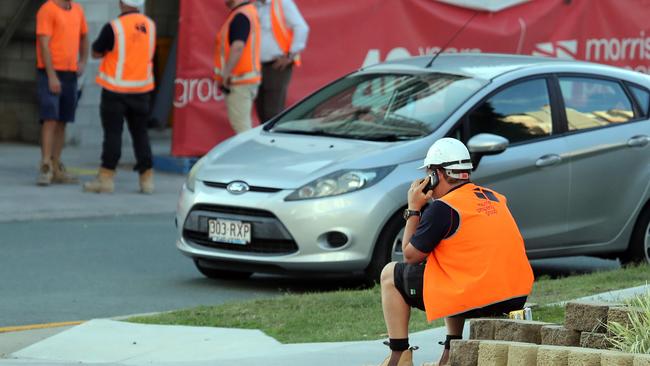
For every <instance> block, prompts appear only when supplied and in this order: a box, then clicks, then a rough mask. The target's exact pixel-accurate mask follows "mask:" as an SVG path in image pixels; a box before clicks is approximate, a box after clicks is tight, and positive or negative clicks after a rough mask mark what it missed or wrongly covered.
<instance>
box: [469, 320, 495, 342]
mask: <svg viewBox="0 0 650 366" xmlns="http://www.w3.org/2000/svg"><path fill="white" fill-rule="evenodd" d="M497 320H498V319H471V320H470V321H469V339H487V340H492V339H494V324H495V322H496V321H497Z"/></svg>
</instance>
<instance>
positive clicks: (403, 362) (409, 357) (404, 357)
mask: <svg viewBox="0 0 650 366" xmlns="http://www.w3.org/2000/svg"><path fill="white" fill-rule="evenodd" d="M416 349H418V348H417V347H410V348H409V349H407V350H406V351H403V352H402V354H401V355H400V356H399V361H397V366H413V351H415V350H416ZM389 361H390V355H388V357H386V359H385V360H384V362H382V363H381V365H380V366H388V362H389Z"/></svg>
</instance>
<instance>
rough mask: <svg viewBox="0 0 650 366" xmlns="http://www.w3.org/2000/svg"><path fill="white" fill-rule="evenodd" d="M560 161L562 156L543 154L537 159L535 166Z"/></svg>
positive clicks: (543, 165)
mask: <svg viewBox="0 0 650 366" xmlns="http://www.w3.org/2000/svg"><path fill="white" fill-rule="evenodd" d="M561 161H562V157H561V156H560V155H557V154H549V155H544V156H542V157H541V158H539V159H537V161H536V162H535V166H536V167H538V168H543V167H545V166H551V165H555V164H559V163H560V162H561Z"/></svg>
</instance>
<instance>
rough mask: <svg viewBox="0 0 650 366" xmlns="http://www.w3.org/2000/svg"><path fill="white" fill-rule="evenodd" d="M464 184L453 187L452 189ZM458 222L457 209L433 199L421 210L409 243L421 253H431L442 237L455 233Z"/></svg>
mask: <svg viewBox="0 0 650 366" xmlns="http://www.w3.org/2000/svg"><path fill="white" fill-rule="evenodd" d="M465 184H466V183H465ZM465 184H461V185H459V186H457V187H454V188H453V189H452V191H453V190H455V189H458V188H460V187H462V186H464V185H465ZM450 192H451V191H450ZM459 224H460V215H459V214H458V211H456V210H455V209H454V208H452V207H451V206H449V205H448V204H446V203H444V202H443V201H440V200H435V201H433V203H431V204H429V205H428V206H426V207H425V208H424V210H423V211H422V217H421V218H420V222H419V223H418V227H417V228H416V229H415V233H414V234H413V236H412V237H411V244H412V245H413V246H414V247H415V248H416V249H417V250H419V251H421V252H423V253H431V252H432V251H433V250H434V249H435V248H436V246H438V244H439V243H440V242H441V241H442V240H443V239H446V238H449V237H451V236H452V235H454V233H456V230H458V225H459Z"/></svg>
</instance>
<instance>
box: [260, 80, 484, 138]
mask: <svg viewBox="0 0 650 366" xmlns="http://www.w3.org/2000/svg"><path fill="white" fill-rule="evenodd" d="M486 83H487V82H486V81H485V80H480V79H473V78H470V77H467V76H461V75H452V74H443V73H422V74H354V75H350V76H348V77H345V78H342V79H341V80H338V81H337V82H334V83H332V84H331V85H329V86H327V87H325V88H323V89H322V90H320V91H319V92H317V93H315V94H314V95H312V96H311V97H309V98H307V99H306V100H304V101H303V102H301V103H300V104H298V105H296V106H295V107H294V108H293V109H291V110H290V111H288V112H287V113H286V114H284V115H283V116H281V117H280V118H279V119H277V120H276V121H274V123H273V124H272V125H270V126H268V127H267V130H270V131H273V132H283V133H295V134H306V135H322V136H334V137H341V138H350V139H361V140H375V141H398V140H409V139H414V138H418V137H422V136H426V135H428V134H430V133H431V132H433V131H434V130H435V129H436V128H438V127H439V126H440V124H441V123H442V122H443V121H444V120H445V119H446V118H447V117H449V115H450V114H451V113H452V112H453V111H454V110H455V109H456V108H458V106H460V105H461V103H463V102H464V101H466V100H467V99H468V98H469V97H470V96H472V95H473V94H474V93H475V92H476V91H477V90H479V89H480V88H482V87H483V86H484V85H485V84H486Z"/></svg>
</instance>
